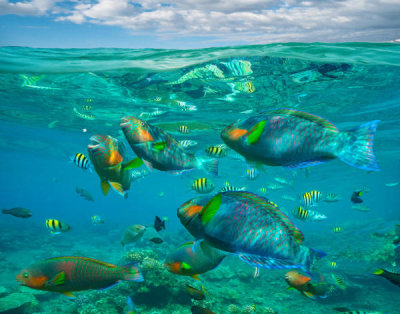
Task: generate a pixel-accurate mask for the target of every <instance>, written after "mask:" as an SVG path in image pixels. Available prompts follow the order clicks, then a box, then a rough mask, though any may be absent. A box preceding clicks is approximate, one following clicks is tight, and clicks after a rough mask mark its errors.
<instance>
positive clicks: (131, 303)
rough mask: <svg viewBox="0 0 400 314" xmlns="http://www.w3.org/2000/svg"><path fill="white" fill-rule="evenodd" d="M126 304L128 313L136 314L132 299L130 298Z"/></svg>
mask: <svg viewBox="0 0 400 314" xmlns="http://www.w3.org/2000/svg"><path fill="white" fill-rule="evenodd" d="M126 303H127V305H128V313H135V311H136V308H135V304H134V303H133V301H132V298H131V297H128V299H127V300H126Z"/></svg>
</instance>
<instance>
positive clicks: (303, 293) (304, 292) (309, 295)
mask: <svg viewBox="0 0 400 314" xmlns="http://www.w3.org/2000/svg"><path fill="white" fill-rule="evenodd" d="M301 294H302V295H304V296H305V297H306V298H309V299H312V300H315V299H316V297H315V295H314V294H312V293H311V292H307V291H301Z"/></svg>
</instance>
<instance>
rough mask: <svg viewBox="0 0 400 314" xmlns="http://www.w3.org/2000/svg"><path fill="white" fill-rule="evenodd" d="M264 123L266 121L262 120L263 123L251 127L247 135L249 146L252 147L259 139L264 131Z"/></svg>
mask: <svg viewBox="0 0 400 314" xmlns="http://www.w3.org/2000/svg"><path fill="white" fill-rule="evenodd" d="M266 123H267V120H263V121H260V122H258V123H257V124H256V125H255V126H253V127H252V129H251V130H250V131H249V133H248V135H247V143H248V144H249V145H252V144H254V143H257V142H258V140H259V139H260V137H261V134H262V132H263V131H264V128H265V124H266Z"/></svg>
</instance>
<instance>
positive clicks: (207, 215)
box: [199, 193, 222, 224]
mask: <svg viewBox="0 0 400 314" xmlns="http://www.w3.org/2000/svg"><path fill="white" fill-rule="evenodd" d="M221 201H222V196H221V193H218V194H217V195H215V196H214V197H213V198H212V199H211V200H210V201H209V202H208V203H207V204H206V205H205V206H204V208H203V210H202V211H201V213H200V214H199V215H200V219H201V222H202V223H203V224H206V223H208V222H209V221H210V220H211V219H212V218H213V217H214V216H215V214H216V213H217V211H218V209H219V208H220V206H221Z"/></svg>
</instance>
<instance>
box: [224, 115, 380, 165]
mask: <svg viewBox="0 0 400 314" xmlns="http://www.w3.org/2000/svg"><path fill="white" fill-rule="evenodd" d="M378 123H379V121H378V120H376V121H371V122H368V123H365V124H363V125H361V126H359V127H358V128H356V129H352V130H349V131H339V130H338V128H337V127H336V126H335V125H333V124H332V123H330V122H329V121H327V120H325V119H323V118H321V117H318V116H315V115H312V114H309V113H306V112H301V111H298V110H293V109H277V110H271V111H266V112H263V113H260V114H258V115H256V116H252V117H250V118H247V119H244V120H239V121H237V122H235V123H233V124H231V125H229V126H227V127H226V128H225V129H224V130H223V131H222V132H221V137H222V139H223V140H224V142H225V143H226V144H227V145H228V146H229V147H230V148H232V149H233V150H235V151H237V152H238V153H239V154H241V155H242V156H244V157H245V158H246V159H247V161H248V163H250V164H256V165H257V164H266V165H269V166H283V167H288V168H303V167H309V166H313V165H317V164H321V163H324V162H327V161H329V160H333V159H335V158H339V159H340V160H342V161H344V162H345V163H347V164H349V165H351V166H353V167H357V168H359V169H363V170H368V171H379V168H378V164H377V162H376V159H375V156H374V153H373V139H374V134H375V131H376V128H377V125H378Z"/></svg>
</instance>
